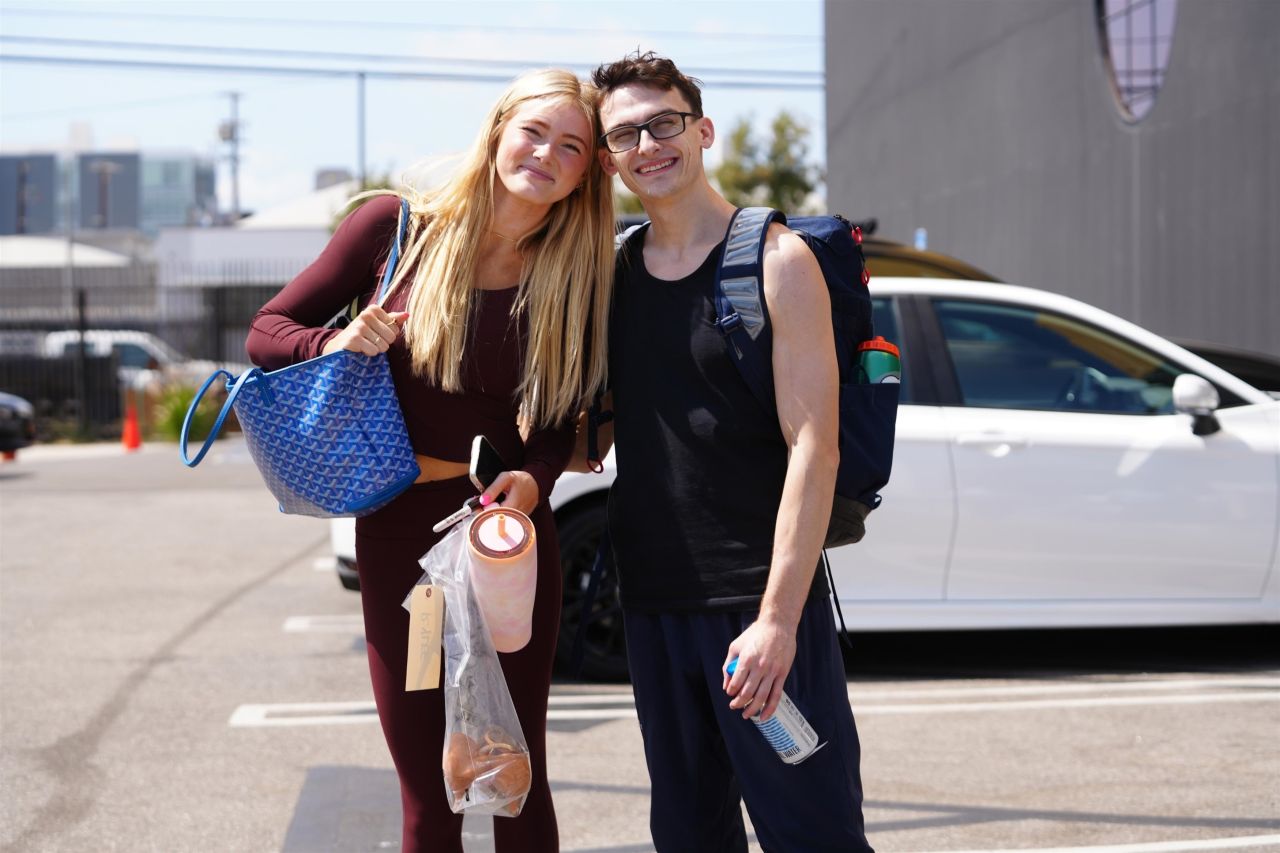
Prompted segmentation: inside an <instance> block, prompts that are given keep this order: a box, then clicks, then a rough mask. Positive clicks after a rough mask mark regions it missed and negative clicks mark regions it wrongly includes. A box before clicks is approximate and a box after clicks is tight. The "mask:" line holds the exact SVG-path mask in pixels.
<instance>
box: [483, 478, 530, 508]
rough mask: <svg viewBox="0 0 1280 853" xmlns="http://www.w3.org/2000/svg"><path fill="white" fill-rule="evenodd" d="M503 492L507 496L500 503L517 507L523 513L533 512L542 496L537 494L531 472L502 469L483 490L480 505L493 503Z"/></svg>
mask: <svg viewBox="0 0 1280 853" xmlns="http://www.w3.org/2000/svg"><path fill="white" fill-rule="evenodd" d="M503 492H506V494H507V496H506V497H505V498H503V499H502V502H501V505H502V506H509V507H511V508H512V509H518V510H520V511H521V512H523V513H524V514H525V515H528V514H529V513H531V512H533V510H534V508H535V507H537V505H538V501H539V500H541V497H542V496H541V495H539V494H538V481H537V480H535V479H533V475H532V474H530V473H528V472H527V471H503V472H502V473H501V474H499V475H498V476H496V477H494V478H493V482H492V483H490V484H489V488H487V489H485V490H484V494H483V495H481V496H480V505H481V506H491V505H493V504H494V503H496V502H498V495H500V494H502V493H503Z"/></svg>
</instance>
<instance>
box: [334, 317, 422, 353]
mask: <svg viewBox="0 0 1280 853" xmlns="http://www.w3.org/2000/svg"><path fill="white" fill-rule="evenodd" d="M407 319H409V312H408V311H390V312H388V311H383V310H382V308H381V307H379V306H377V305H370V306H369V307H368V308H366V309H364V310H363V311H361V312H360V314H359V316H357V317H356V318H355V319H354V320H352V321H351V323H350V324H349V325H348V326H347V327H346V328H345V329H343V330H342V331H341V332H339V333H338V334H336V335H334V336H333V337H332V338H330V339H329V340H328V341H327V342H325V345H324V349H323V350H322V354H323V355H329V354H330V353H335V352H337V351H338V350H340V349H349V350H351V351H352V352H359V353H364V354H365V355H377V354H378V353H380V352H386V351H387V350H388V349H390V348H391V344H393V343H395V339H396V337H397V336H398V335H399V334H400V330H401V328H403V326H404V321H405V320H407Z"/></svg>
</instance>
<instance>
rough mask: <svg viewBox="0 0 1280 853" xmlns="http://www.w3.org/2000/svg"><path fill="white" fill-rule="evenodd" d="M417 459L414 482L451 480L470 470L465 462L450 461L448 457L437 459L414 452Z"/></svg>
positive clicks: (463, 475)
mask: <svg viewBox="0 0 1280 853" xmlns="http://www.w3.org/2000/svg"><path fill="white" fill-rule="evenodd" d="M414 455H415V456H416V457H417V459H418V470H419V471H420V472H421V473H419V474H418V479H416V480H414V481H413V482H415V483H429V482H431V481H433V480H451V479H453V478H454V477H465V476H466V475H467V473H468V472H469V471H470V470H471V465H470V464H469V463H467V462H450V461H449V460H448V459H437V458H435V457H434V456H423V455H422V454H421V453H417V454H414Z"/></svg>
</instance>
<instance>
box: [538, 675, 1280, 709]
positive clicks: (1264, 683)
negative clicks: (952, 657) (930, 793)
mask: <svg viewBox="0 0 1280 853" xmlns="http://www.w3.org/2000/svg"><path fill="white" fill-rule="evenodd" d="M1207 688H1208V689H1217V690H1222V689H1224V688H1244V689H1258V688H1277V689H1280V678H1277V677H1273V676H1256V677H1228V678H1196V679H1142V680H1137V681H1091V682H1063V683H1050V684H1034V685H990V686H981V687H940V688H939V687H932V688H924V689H913V688H906V689H898V688H887V689H875V688H871V689H864V688H861V687H859V686H857V685H853V686H852V687H851V688H850V690H849V701H850V702H852V703H854V704H855V706H856V707H858V708H861V709H864V710H866V709H873V708H877V707H891V706H887V705H874V704H868V703H872V702H877V701H880V700H886V699H956V698H962V697H982V698H991V697H997V696H1052V695H1055V694H1081V693H1094V694H1100V693H1101V694H1105V693H1129V692H1140V693H1145V692H1163V691H1188V690H1204V689H1207ZM634 701H635V700H634V698H633V696H632V694H631V693H629V692H628V693H560V694H553V695H552V696H551V697H550V698H549V699H548V702H549V703H550V704H551V706H552V707H554V706H556V705H632V704H634ZM1062 701H1068V700H1062ZM1153 701H1158V700H1153ZM912 704H913V705H914V704H915V703H912ZM922 704H923V703H922ZM1000 704H1008V705H1009V706H1011V707H1020V706H1019V705H1018V704H1016V703H1012V702H1010V703H1000ZM926 707H939V708H940V707H944V706H943V705H942V704H941V703H939V704H933V705H926Z"/></svg>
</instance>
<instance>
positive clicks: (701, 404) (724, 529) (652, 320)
mask: <svg viewBox="0 0 1280 853" xmlns="http://www.w3.org/2000/svg"><path fill="white" fill-rule="evenodd" d="M628 242H629V245H628V246H627V247H626V248H624V250H623V251H621V252H619V260H618V270H617V275H616V276H615V279H614V280H615V291H614V300H615V301H614V309H615V310H614V314H613V322H612V325H611V334H610V340H609V375H610V384H611V385H612V387H613V410H614V417H615V422H614V443H615V446H616V453H617V463H618V476H617V480H616V481H615V482H614V485H613V490H612V493H611V495H610V500H609V532H610V536H611V538H612V540H613V549H614V555H615V559H616V565H617V567H618V578H619V586H620V591H621V594H622V603H623V605H624V606H625V607H627V608H629V609H632V610H644V611H678V610H706V609H722V610H747V609H752V608H754V607H758V606H759V603H760V598H761V596H762V595H763V594H764V591H765V585H766V583H767V581H768V576H769V561H770V556H771V554H772V551H773V530H774V523H775V521H776V518H777V511H778V504H779V502H780V500H781V497H782V486H783V481H784V478H785V477H786V471H787V447H786V444H785V442H784V440H783V437H782V432H781V430H780V428H779V426H778V418H777V414H776V413H775V412H773V411H767V410H766V409H765V408H764V407H763V406H762V405H761V404H760V402H759V401H758V400H756V398H755V397H753V396H752V394H751V391H750V389H749V388H748V387H747V384H746V382H745V381H744V380H743V378H742V376H741V375H740V374H739V373H738V369H737V367H736V366H735V365H734V363H733V361H732V360H731V359H730V357H729V354H728V351H727V349H726V344H725V340H724V338H723V337H722V335H721V333H720V331H719V330H718V329H716V327H715V325H714V324H715V317H716V315H715V302H714V298H713V293H714V290H715V275H716V269H717V267H718V265H719V261H720V256H721V253H722V250H723V247H724V245H723V243H722V244H721V245H719V246H717V247H716V248H715V249H713V250H712V251H711V253H710V254H709V255H708V256H707V258H706V260H704V261H703V262H702V265H701V266H700V267H698V269H697V270H696V271H695V272H694V273H693V274H691V275H689V276H687V277H685V278H682V279H680V280H678V281H665V280H662V279H657V278H654V277H653V276H651V275H649V273H648V271H647V270H646V269H645V266H644V256H643V252H642V251H641V249H640V247H641V246H642V245H643V232H641V233H639V234H635V235H633V237H632V239H631V240H630V241H628ZM766 322H768V318H767V317H766ZM826 590H827V583H826V578H825V576H824V575H823V574H822V572H821V571H815V572H814V582H813V586H812V588H811V590H810V593H811V594H812V595H825V594H826Z"/></svg>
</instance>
